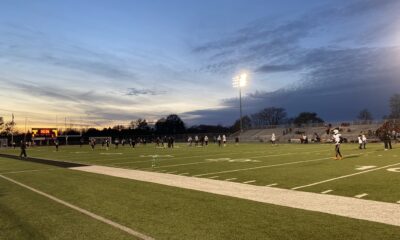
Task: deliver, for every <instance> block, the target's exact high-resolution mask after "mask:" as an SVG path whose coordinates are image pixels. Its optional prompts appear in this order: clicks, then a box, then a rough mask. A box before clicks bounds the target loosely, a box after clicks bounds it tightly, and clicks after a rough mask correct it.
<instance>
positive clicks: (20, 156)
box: [19, 141, 28, 159]
mask: <svg viewBox="0 0 400 240" xmlns="http://www.w3.org/2000/svg"><path fill="white" fill-rule="evenodd" d="M20 148H21V153H20V154H19V158H21V159H22V156H24V158H28V156H27V155H26V142H25V141H21V146H20Z"/></svg>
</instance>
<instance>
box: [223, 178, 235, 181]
mask: <svg viewBox="0 0 400 240" xmlns="http://www.w3.org/2000/svg"><path fill="white" fill-rule="evenodd" d="M236 179H237V178H227V179H225V181H233V180H236Z"/></svg>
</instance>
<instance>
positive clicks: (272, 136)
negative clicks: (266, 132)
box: [271, 133, 276, 144]
mask: <svg viewBox="0 0 400 240" xmlns="http://www.w3.org/2000/svg"><path fill="white" fill-rule="evenodd" d="M275 142H276V136H275V133H272V135H271V143H272V144H275Z"/></svg>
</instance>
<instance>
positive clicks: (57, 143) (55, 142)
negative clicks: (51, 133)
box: [54, 139, 60, 152]
mask: <svg viewBox="0 0 400 240" xmlns="http://www.w3.org/2000/svg"><path fill="white" fill-rule="evenodd" d="M54 145H55V146H56V151H57V152H58V146H59V145H60V144H59V142H58V140H57V139H55V140H54Z"/></svg>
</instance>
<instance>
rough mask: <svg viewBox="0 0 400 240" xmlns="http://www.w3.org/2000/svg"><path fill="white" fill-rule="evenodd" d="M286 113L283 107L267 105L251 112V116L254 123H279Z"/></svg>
mask: <svg viewBox="0 0 400 240" xmlns="http://www.w3.org/2000/svg"><path fill="white" fill-rule="evenodd" d="M286 115H287V114H286V110H285V109H284V108H277V107H269V108H265V109H263V110H261V111H260V112H258V113H255V114H252V115H251V118H252V120H253V121H252V122H253V123H255V125H279V124H281V123H283V122H284V120H285V118H286Z"/></svg>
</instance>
